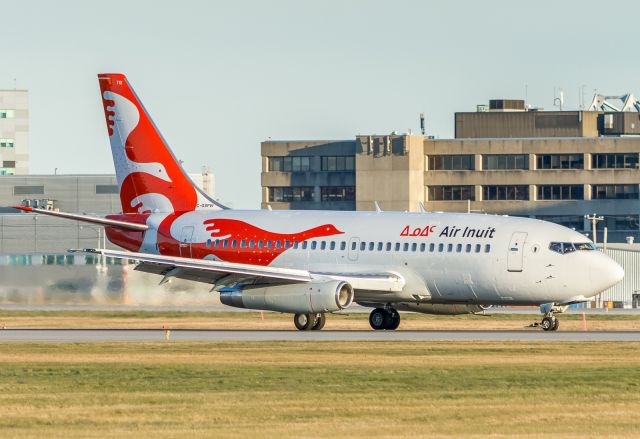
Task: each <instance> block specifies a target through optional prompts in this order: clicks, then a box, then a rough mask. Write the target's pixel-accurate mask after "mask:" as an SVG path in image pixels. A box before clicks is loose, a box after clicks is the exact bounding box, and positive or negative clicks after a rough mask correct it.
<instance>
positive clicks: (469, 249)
mask: <svg viewBox="0 0 640 439" xmlns="http://www.w3.org/2000/svg"><path fill="white" fill-rule="evenodd" d="M467 253H471V244H467Z"/></svg>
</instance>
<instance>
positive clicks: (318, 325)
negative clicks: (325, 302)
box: [293, 313, 327, 331]
mask: <svg viewBox="0 0 640 439" xmlns="http://www.w3.org/2000/svg"><path fill="white" fill-rule="evenodd" d="M326 321H327V318H326V317H325V315H324V313H317V314H296V315H294V316H293V324H294V325H296V328H298V329H299V330H300V331H309V330H313V331H319V330H321V329H322V328H324V324H325V323H326Z"/></svg>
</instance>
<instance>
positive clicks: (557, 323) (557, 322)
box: [551, 318, 560, 331]
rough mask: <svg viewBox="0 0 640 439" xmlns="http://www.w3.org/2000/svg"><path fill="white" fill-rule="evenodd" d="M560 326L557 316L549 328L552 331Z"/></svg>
mask: <svg viewBox="0 0 640 439" xmlns="http://www.w3.org/2000/svg"><path fill="white" fill-rule="evenodd" d="M559 327H560V320H559V319H557V318H554V319H553V327H552V328H551V330H552V331H557V330H558V328H559Z"/></svg>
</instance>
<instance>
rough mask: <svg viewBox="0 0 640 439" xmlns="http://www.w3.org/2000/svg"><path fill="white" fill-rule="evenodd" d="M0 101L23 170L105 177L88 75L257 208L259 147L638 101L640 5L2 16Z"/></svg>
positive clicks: (112, 10) (299, 7) (24, 2)
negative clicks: (10, 103) (2, 97)
mask: <svg viewBox="0 0 640 439" xmlns="http://www.w3.org/2000/svg"><path fill="white" fill-rule="evenodd" d="M0 6H1V10H2V16H3V19H2V25H1V26H0V41H1V42H2V43H1V44H2V51H0V60H1V61H2V64H1V65H2V68H0V88H4V89H11V88H14V86H15V87H17V88H19V89H28V90H29V103H30V154H31V159H30V160H31V164H30V168H31V172H32V173H42V174H51V173H53V172H54V168H58V172H59V173H113V164H112V160H111V155H110V149H109V143H108V137H107V132H106V127H105V122H104V113H103V110H102V105H101V103H100V94H99V89H98V81H97V78H96V75H97V73H100V72H119V73H124V74H126V75H127V77H128V78H129V81H130V83H131V84H132V85H133V87H134V88H135V90H136V93H137V94H138V96H140V98H141V99H142V101H143V102H144V104H145V106H146V108H147V110H148V111H149V112H150V113H151V116H152V118H153V119H154V121H155V123H156V125H157V126H158V127H159V128H160V130H161V132H162V134H163V135H164V137H165V139H166V140H167V141H168V142H169V144H170V146H171V148H172V149H173V151H174V153H175V155H176V156H177V157H178V158H179V159H181V160H183V162H184V167H185V169H186V170H187V171H189V172H200V171H201V170H202V167H203V166H208V167H209V168H210V169H211V171H212V172H213V173H214V175H215V179H216V198H218V199H220V200H221V201H223V202H225V203H228V204H230V205H231V206H232V207H236V208H259V203H260V171H261V166H260V142H261V141H264V140H267V139H269V138H271V139H274V140H287V139H353V138H354V137H355V136H356V135H358V134H388V133H390V132H392V131H394V130H397V131H399V132H407V131H408V130H412V131H413V132H414V133H418V132H419V114H420V113H421V112H424V113H425V115H426V120H427V131H428V134H430V135H435V136H436V137H439V138H450V137H452V136H453V114H454V113H455V112H456V111H474V110H475V107H476V105H477V104H486V103H488V101H489V99H495V98H511V99H518V98H519V99H524V98H525V97H526V98H527V102H528V103H529V104H531V105H533V106H542V107H544V108H546V109H554V107H553V102H554V90H559V89H563V90H564V95H565V108H568V109H575V108H578V105H579V104H580V99H581V98H580V96H581V95H582V94H583V92H584V95H585V99H586V101H590V99H591V97H592V96H593V93H594V90H597V91H598V92H599V93H603V94H609V95H617V94H624V93H627V92H633V93H635V94H636V95H640V76H639V75H638V72H639V71H640V56H638V49H637V31H635V30H634V28H635V27H636V24H637V22H638V19H639V18H640V2H638V1H637V0H636V1H628V0H624V1H618V2H615V3H603V2H602V1H601V0H600V1H591V0H580V1H550V0H538V1H535V2H518V1H513V0H511V1H502V0H485V1H481V2H480V1H468V2H467V1H428V0H424V1H409V0H394V1H374V0H370V1H366V0H362V1H350V0H342V1H333V0H323V1H315V2H310V1H301V0H296V1H284V0H269V1H241V0H234V1H224V2H220V1H194V0H182V1H179V2H169V1H139V0H136V1H132V0H128V1H121V0H109V1H108V2H105V1H100V2H98V1H93V0H83V1H65V0H57V1H55V2H51V1H34V0H21V1H19V2H16V1H7V0H0Z"/></svg>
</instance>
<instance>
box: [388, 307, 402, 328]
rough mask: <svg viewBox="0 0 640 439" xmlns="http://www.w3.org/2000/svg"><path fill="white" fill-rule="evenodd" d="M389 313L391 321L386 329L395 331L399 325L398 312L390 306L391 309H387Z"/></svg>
mask: <svg viewBox="0 0 640 439" xmlns="http://www.w3.org/2000/svg"><path fill="white" fill-rule="evenodd" d="M389 314H390V315H391V322H390V324H389V326H388V327H387V329H389V330H391V331H395V330H396V329H398V326H400V313H399V312H398V311H396V310H395V309H393V308H391V310H389Z"/></svg>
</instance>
